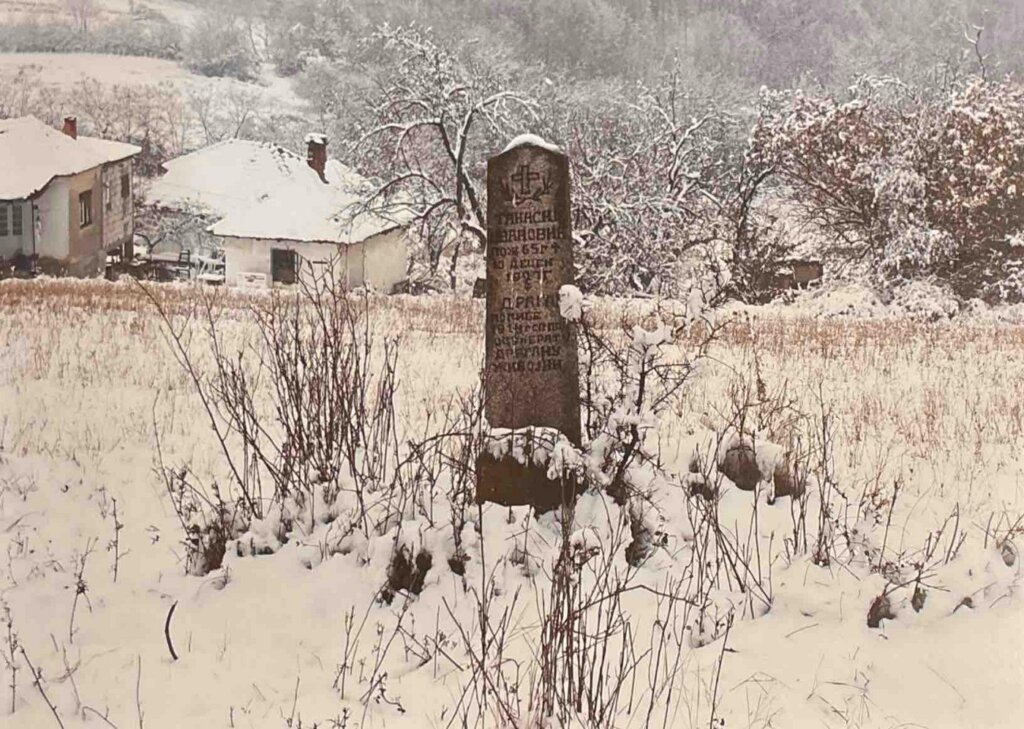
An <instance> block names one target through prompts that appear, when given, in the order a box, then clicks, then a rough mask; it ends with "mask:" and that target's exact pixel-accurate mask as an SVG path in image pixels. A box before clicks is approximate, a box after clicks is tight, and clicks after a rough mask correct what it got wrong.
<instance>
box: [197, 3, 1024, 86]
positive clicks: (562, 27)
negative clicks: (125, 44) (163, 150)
mask: <svg viewBox="0 0 1024 729" xmlns="http://www.w3.org/2000/svg"><path fill="white" fill-rule="evenodd" d="M216 5H217V6H219V7H222V8H223V9H224V10H227V11H229V12H232V13H234V14H237V15H239V16H243V17H251V18H254V19H255V20H256V21H257V22H258V23H259V24H261V25H263V24H266V26H268V29H269V35H270V36H271V45H273V46H276V48H275V54H276V55H277V60H278V62H279V64H280V65H282V66H284V67H295V68H297V67H300V66H301V65H302V64H303V60H304V59H305V58H308V57H310V56H311V55H317V56H321V57H328V58H337V57H339V56H341V55H344V54H345V53H346V52H347V51H348V49H349V47H350V45H351V44H352V43H353V42H354V41H355V39H357V38H359V37H361V36H363V35H365V33H366V31H367V30H368V29H370V28H373V27H376V26H378V25H379V24H380V23H382V22H389V23H392V24H400V25H405V24H408V23H412V22H415V23H417V24H419V25H421V26H424V27H430V28H431V29H432V30H433V31H434V32H435V33H437V34H439V35H441V36H447V37H448V38H449V39H461V40H465V41H467V42H468V41H470V40H474V41H476V42H479V43H481V44H486V46H487V47H488V48H493V49H494V50H493V52H494V55H495V56H506V57H508V58H509V59H511V60H513V61H518V62H520V63H523V64H524V65H529V66H531V67H536V66H538V65H541V66H545V67H547V68H548V69H549V70H550V71H551V72H552V73H559V72H565V73H568V74H572V75H573V76H575V77H577V78H586V77H610V76H629V77H635V76H647V75H649V74H651V73H656V72H658V71H660V70H663V69H664V68H665V67H666V66H668V65H673V66H680V67H682V68H686V69H688V70H689V71H690V72H692V73H693V74H694V75H695V76H696V77H702V78H706V79H708V80H709V81H715V82H718V83H736V84H741V85H755V86H760V85H762V84H763V85H767V86H771V87H780V86H789V85H792V84H795V83H798V82H802V83H808V82H819V83H821V84H823V85H826V86H828V85H832V84H835V83H839V84H843V83H846V82H847V80H848V79H850V78H853V77H855V76H857V75H859V74H861V73H888V74H893V75H898V76H900V77H902V78H913V77H914V76H916V75H919V74H922V73H927V72H929V71H930V70H931V69H932V68H934V67H935V65H936V64H937V63H957V62H959V61H961V60H966V59H964V56H965V55H968V56H971V57H973V56H974V48H973V46H972V45H971V43H970V42H969V39H970V38H973V36H974V35H975V34H976V31H977V28H984V33H983V35H982V40H981V48H980V51H981V53H982V55H983V56H985V57H986V62H987V63H988V64H989V65H990V66H991V67H992V69H994V70H999V71H1005V72H1009V71H1019V70H1021V69H1022V68H1024V42H1022V39H1024V3H1022V2H1020V0H899V1H898V2H893V0H410V1H409V2H402V3H397V2H387V1H386V0H289V1H288V2H273V1H272V0H229V1H228V2H220V1H219V0H218V2H217V3H216ZM965 35H966V36H968V37H965ZM274 40H276V41H277V42H276V43H274V42H273V41H274ZM965 51H966V52H967V53H966V54H965ZM975 60H976V59H975Z"/></svg>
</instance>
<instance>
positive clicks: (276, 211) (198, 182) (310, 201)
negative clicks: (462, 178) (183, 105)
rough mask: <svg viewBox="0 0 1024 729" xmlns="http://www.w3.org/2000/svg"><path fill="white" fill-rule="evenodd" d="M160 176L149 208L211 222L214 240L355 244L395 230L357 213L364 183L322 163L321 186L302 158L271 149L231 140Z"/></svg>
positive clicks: (170, 165) (392, 223) (173, 164)
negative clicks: (194, 214)
mask: <svg viewBox="0 0 1024 729" xmlns="http://www.w3.org/2000/svg"><path fill="white" fill-rule="evenodd" d="M164 169H166V170H167V172H166V174H164V176H163V177H161V178H160V179H158V180H156V181H155V182H154V183H153V185H152V186H151V187H150V190H149V193H148V194H147V200H148V202H149V203H150V204H151V205H155V206H158V207H163V208H169V209H172V210H183V211H185V210H189V211H191V210H195V211H199V212H202V213H205V214H207V215H210V216H212V217H214V218H217V219H218V220H217V222H216V223H214V224H213V225H211V226H210V228H209V230H210V232H211V233H213V234H214V235H218V236H225V237H234V238H262V239H271V240H295V241H313V242H325V243H358V242H359V241H362V240H366V239H367V238H369V237H371V236H374V235H377V234H378V233H382V232H384V231H386V230H391V229H393V228H396V227H399V226H400V225H401V221H400V220H396V219H393V218H390V217H388V218H385V217H382V216H380V215H375V214H372V213H365V212H359V210H358V209H359V205H360V203H362V202H364V200H365V199H366V196H367V195H368V194H369V191H370V184H369V182H367V180H366V179H365V178H363V177H362V176H360V175H359V174H358V173H356V172H355V171H353V170H351V169H349V168H348V167H346V166H345V165H343V164H342V163H341V162H338V161H337V160H335V159H329V160H327V164H326V166H325V169H324V177H325V179H326V182H325V181H324V180H321V179H320V176H319V175H318V174H317V173H316V172H315V171H314V170H313V169H312V168H311V167H310V166H309V165H308V163H307V162H306V159H305V158H304V157H301V156H299V155H297V154H295V153H294V152H290V151H288V150H286V149H284V148H283V147H279V146H277V145H273V144H266V143H261V142H250V141H245V140H240V139H231V140H227V141H224V142H219V143H217V144H214V145H212V146H210V147H206V148H205V149H201V150H198V151H196V152H192V153H191V154H187V155H185V156H183V157H178V158H177V159H173V160H171V161H170V162H167V163H165V164H164Z"/></svg>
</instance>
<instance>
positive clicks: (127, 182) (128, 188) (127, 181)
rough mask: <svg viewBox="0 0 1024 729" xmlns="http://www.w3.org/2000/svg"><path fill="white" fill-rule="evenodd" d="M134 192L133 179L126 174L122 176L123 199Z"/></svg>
mask: <svg viewBox="0 0 1024 729" xmlns="http://www.w3.org/2000/svg"><path fill="white" fill-rule="evenodd" d="M131 192H132V178H131V177H130V176H129V175H128V173H127V172H125V173H124V174H123V175H121V197H128V196H129V195H130V194H131Z"/></svg>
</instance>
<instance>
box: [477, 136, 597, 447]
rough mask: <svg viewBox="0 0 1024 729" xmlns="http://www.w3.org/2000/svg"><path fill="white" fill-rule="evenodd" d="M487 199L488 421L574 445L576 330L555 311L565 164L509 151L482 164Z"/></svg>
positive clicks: (567, 258) (567, 230)
mask: <svg viewBox="0 0 1024 729" xmlns="http://www.w3.org/2000/svg"><path fill="white" fill-rule="evenodd" d="M487 196H488V197H487V220H488V223H487V226H488V227H487V323H486V335H485V336H486V359H485V363H486V364H485V374H484V398H485V400H484V402H485V410H486V414H487V420H488V422H489V423H490V424H491V426H492V427H501V428H522V427H525V426H528V425H541V426H547V427H551V428H556V429H557V430H559V431H561V432H562V433H564V434H565V435H566V437H568V438H569V440H571V441H572V442H573V443H576V444H579V442H580V392H579V391H580V387H579V364H578V354H577V348H576V330H575V327H574V326H573V325H572V324H571V323H570V322H567V321H565V320H564V319H563V318H562V317H561V315H560V314H559V310H558V290H559V289H560V288H561V287H562V286H563V285H564V284H571V283H574V275H573V251H572V228H571V219H570V207H569V163H568V159H567V158H566V157H565V155H563V154H559V153H558V152H554V151H552V150H550V149H545V148H542V147H537V146H533V145H522V146H517V147H513V148H512V149H510V150H508V151H506V152H503V153H502V154H499V155H498V156H496V157H492V158H491V159H490V161H489V162H488V164H487Z"/></svg>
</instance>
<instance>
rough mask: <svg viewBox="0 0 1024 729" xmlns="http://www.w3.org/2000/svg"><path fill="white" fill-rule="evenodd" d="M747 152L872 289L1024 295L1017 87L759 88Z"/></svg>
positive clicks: (1022, 134) (883, 81)
mask: <svg viewBox="0 0 1024 729" xmlns="http://www.w3.org/2000/svg"><path fill="white" fill-rule="evenodd" d="M751 155H752V156H753V157H754V158H756V159H757V160H759V162H760V163H761V164H763V165H766V166H771V167H774V168H775V169H776V170H777V171H778V173H779V174H780V176H781V179H782V180H783V182H784V184H785V185H786V186H787V187H788V188H789V191H790V193H791V197H792V199H793V200H794V202H795V204H796V209H797V211H798V212H799V215H800V217H801V219H802V220H803V221H804V222H806V223H809V224H812V225H814V226H816V227H817V228H819V229H820V230H821V231H823V232H824V233H825V234H826V235H827V236H828V237H829V238H830V239H831V245H830V249H831V251H832V252H833V253H835V254H837V255H839V256H841V257H844V258H846V259H847V260H850V261H868V262H869V264H870V266H871V268H872V270H873V271H874V273H875V275H876V278H877V279H878V280H879V282H881V283H883V284H885V285H891V284H892V283H896V282H899V281H905V280H910V279H918V278H921V277H925V276H934V277H936V279H937V280H939V281H940V282H942V283H945V284H946V285H949V286H951V287H952V288H953V290H954V291H955V292H956V294H957V295H958V296H961V297H966V298H970V297H975V296H980V297H983V298H985V299H987V300H1016V299H1020V298H1021V296H1024V288H1021V285H1020V284H1021V282H1022V280H1024V279H1022V275H1024V274H1022V272H1021V271H1022V265H1024V264H1022V263H1021V257H1020V255H1018V253H1017V249H1016V247H1015V245H1014V243H1015V241H1017V240H1018V237H1019V235H1020V230H1021V226H1022V222H1021V221H1022V220H1024V184H1022V183H1021V182H1020V181H1021V180H1022V179H1024V88H1022V87H1021V86H1020V85H1019V84H1015V83H1014V82H1012V81H1009V80H1008V81H1005V82H1001V83H996V82H987V83H986V82H983V81H981V80H975V81H971V82H969V83H967V84H966V85H964V86H962V87H960V88H955V89H954V90H952V91H950V92H948V93H939V94H927V93H924V92H922V91H920V90H915V89H911V88H909V87H907V86H906V85H904V84H902V83H900V82H899V81H898V80H896V79H892V78H862V79H860V80H859V81H858V82H857V83H856V84H854V85H853V86H852V87H851V88H850V89H849V98H848V99H845V100H840V99H836V98H833V97H825V96H823V97H816V96H810V95H806V94H803V93H801V92H799V91H797V92H769V91H763V92H762V108H761V113H760V117H759V118H758V121H757V124H756V125H755V128H754V131H753V134H752V138H751Z"/></svg>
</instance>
